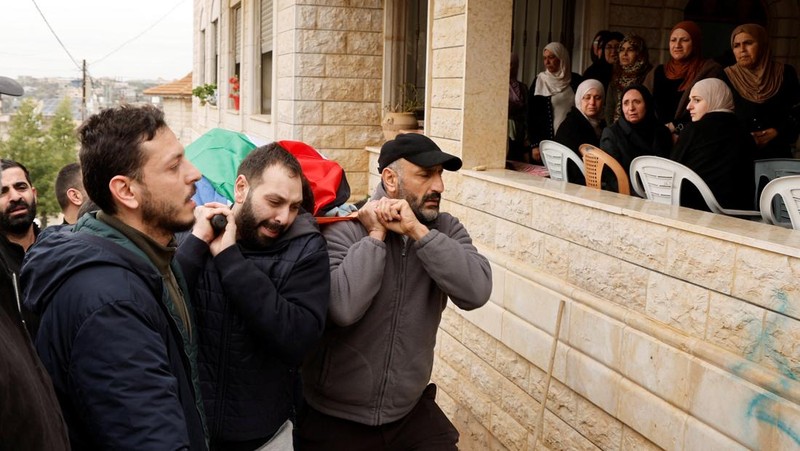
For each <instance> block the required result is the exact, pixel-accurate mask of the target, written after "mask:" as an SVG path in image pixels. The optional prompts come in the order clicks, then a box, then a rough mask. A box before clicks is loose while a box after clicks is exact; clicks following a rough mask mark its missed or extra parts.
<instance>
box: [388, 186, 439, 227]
mask: <svg viewBox="0 0 800 451" xmlns="http://www.w3.org/2000/svg"><path fill="white" fill-rule="evenodd" d="M398 195H399V197H400V199H405V200H406V201H407V202H408V205H409V206H410V207H411V211H413V212H414V216H416V217H417V219H418V220H419V222H421V223H423V224H426V225H427V224H430V223H432V222H433V221H436V218H438V217H439V207H438V206H437V207H436V208H435V209H434V208H428V209H423V208H422V207H423V206H424V205H425V202H427V201H429V200H436V201H439V202H441V200H442V195H441V193H430V194H426V195H424V196H422V200H420V199H418V198H417V196H414V195H413V194H410V193H408V192H406V190H405V189H403V187H402V186H401V187H400V189H399V191H398Z"/></svg>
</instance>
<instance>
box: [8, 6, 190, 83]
mask: <svg viewBox="0 0 800 451" xmlns="http://www.w3.org/2000/svg"><path fill="white" fill-rule="evenodd" d="M192 3H193V2H192V0H135V1H130V0H129V1H119V0H36V5H38V6H39V8H40V9H41V11H42V13H44V17H45V18H46V19H47V21H48V22H49V23H50V26H52V27H53V29H54V30H55V32H56V34H57V35H58V37H59V38H61V41H62V42H63V43H64V46H65V47H66V48H67V50H69V52H70V53H71V54H72V56H73V57H74V58H75V60H76V61H77V62H78V63H79V64H80V62H81V60H83V59H85V60H86V62H87V64H88V68H89V73H90V75H91V76H93V77H117V78H122V79H125V80H129V79H144V78H146V79H157V78H163V79H166V80H173V79H177V78H181V77H183V76H184V75H186V74H188V73H189V72H190V71H191V70H192ZM159 20H160V22H158V21H159ZM156 22H158V24H157V25H155V26H153V24H155V23H156ZM151 26H152V28H151V29H150V30H148V31H146V32H145V30H147V29H148V28H150V27H151ZM142 32H144V34H142V36H140V37H139V38H137V39H136V40H134V41H132V42H130V43H128V44H127V45H125V46H124V47H122V48H121V49H119V50H116V51H115V52H114V53H113V54H111V55H110V56H108V57H106V55H108V54H109V53H111V52H113V51H114V50H115V49H117V48H118V47H119V46H121V45H122V44H124V43H125V42H126V41H128V40H130V39H132V38H134V37H135V36H137V35H138V34H140V33H142ZM104 57H105V58H104ZM103 58H104V59H103ZM0 75H3V76H6V77H12V78H14V77H18V76H21V75H31V76H34V77H53V76H60V77H79V76H80V71H79V69H78V67H77V66H76V65H75V63H73V62H72V60H71V59H70V57H69V56H68V55H67V53H66V52H65V51H64V49H63V48H61V45H59V43H58V41H57V40H56V38H55V37H54V36H53V33H52V32H51V31H50V30H49V29H48V28H47V25H46V24H45V21H44V19H42V16H41V15H40V14H39V12H38V11H37V10H36V6H35V5H34V2H33V0H2V1H0Z"/></svg>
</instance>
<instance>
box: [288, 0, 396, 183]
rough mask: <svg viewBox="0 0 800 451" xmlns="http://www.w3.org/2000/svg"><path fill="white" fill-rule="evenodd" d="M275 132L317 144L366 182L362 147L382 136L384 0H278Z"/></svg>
mask: <svg viewBox="0 0 800 451" xmlns="http://www.w3.org/2000/svg"><path fill="white" fill-rule="evenodd" d="M276 3H277V5H278V6H277V18H278V19H277V22H276V27H277V49H276V50H277V60H276V68H277V89H276V93H277V99H278V104H277V111H276V118H275V125H276V129H275V134H276V136H280V137H281V138H284V139H285V138H289V137H291V139H297V140H300V141H304V142H307V143H310V144H312V145H313V146H315V147H316V148H317V149H318V150H319V151H320V152H322V153H323V154H324V155H326V156H327V157H328V158H331V159H333V160H336V161H337V162H339V163H340V164H341V165H342V166H343V167H344V170H345V172H346V173H347V178H348V181H349V182H350V186H351V187H352V188H353V194H354V196H356V197H358V196H363V195H365V194H366V193H365V192H364V191H363V190H364V188H366V185H367V181H366V179H367V167H366V163H367V158H366V154H365V153H364V152H363V149H364V147H365V146H367V145H371V144H374V143H377V142H380V141H381V138H382V135H381V129H380V122H381V114H382V110H381V104H380V101H381V83H382V81H381V77H382V74H381V68H382V66H383V16H384V12H383V8H382V4H381V1H380V0H364V1H356V2H354V1H346V0H341V1H327V2H324V3H323V4H320V3H319V2H314V1H302V0H301V1H291V0H281V1H277V2H276Z"/></svg>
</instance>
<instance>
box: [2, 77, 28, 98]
mask: <svg viewBox="0 0 800 451" xmlns="http://www.w3.org/2000/svg"><path fill="white" fill-rule="evenodd" d="M24 92H25V91H24V90H23V89H22V85H20V84H19V83H17V82H16V81H15V80H13V79H11V78H8V77H0V94H6V95H9V96H21V95H22V94H23V93H24Z"/></svg>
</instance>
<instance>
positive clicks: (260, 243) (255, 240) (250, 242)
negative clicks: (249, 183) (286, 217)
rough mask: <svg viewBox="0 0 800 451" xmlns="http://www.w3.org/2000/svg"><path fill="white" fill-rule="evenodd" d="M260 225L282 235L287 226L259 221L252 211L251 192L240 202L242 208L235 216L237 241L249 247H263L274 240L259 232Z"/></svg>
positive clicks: (268, 221)
mask: <svg viewBox="0 0 800 451" xmlns="http://www.w3.org/2000/svg"><path fill="white" fill-rule="evenodd" d="M261 226H264V227H266V228H267V229H269V230H272V231H276V232H278V235H279V236H280V235H282V234H283V233H284V232H286V228H287V226H286V225H284V224H280V223H278V222H275V221H270V220H268V219H267V220H264V221H259V220H258V219H257V218H256V216H255V213H253V202H252V193H248V194H247V198H246V199H245V200H244V203H242V209H241V210H240V211H239V214H238V215H237V216H236V230H237V232H238V233H239V241H241V243H242V245H244V246H245V247H247V248H250V249H265V248H267V247H269V246H270V245H271V244H272V243H274V242H275V238H272V237H268V236H265V235H263V234H262V233H260V232H259V229H260V228H261Z"/></svg>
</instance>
